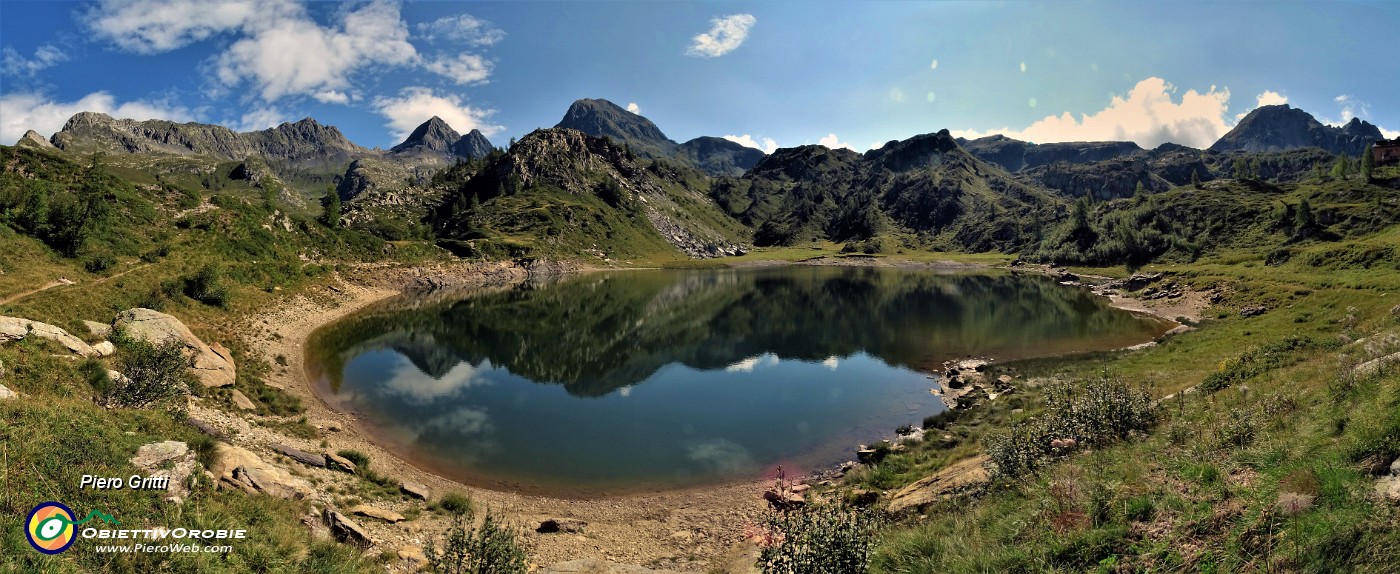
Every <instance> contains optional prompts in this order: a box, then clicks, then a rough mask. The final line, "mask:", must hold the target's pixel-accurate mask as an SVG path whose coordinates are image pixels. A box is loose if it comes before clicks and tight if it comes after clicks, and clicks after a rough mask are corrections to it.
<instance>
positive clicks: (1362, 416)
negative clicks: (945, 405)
mask: <svg viewBox="0 0 1400 574" xmlns="http://www.w3.org/2000/svg"><path fill="white" fill-rule="evenodd" d="M1387 173H1389V174H1390V176H1391V177H1393V176H1394V175H1395V174H1394V172H1387ZM1244 189H1248V190H1258V191H1257V192H1256V193H1248V192H1244V193H1241V191H1244ZM1213 191H1214V192H1231V193H1230V195H1229V197H1230V198H1232V200H1231V201H1230V202H1226V201H1224V199H1223V198H1222V200H1221V201H1220V202H1219V204H1218V208H1217V209H1216V210H1213V211H1212V213H1213V214H1214V215H1215V216H1216V217H1218V218H1219V219H1212V220H1213V221H1219V222H1221V223H1223V224H1225V225H1229V226H1231V228H1233V229H1234V230H1235V233H1221V232H1219V231H1211V230H1210V229H1209V228H1207V229H1205V230H1203V232H1201V233H1198V234H1197V235H1195V236H1194V239H1193V240H1194V241H1197V242H1199V243H1197V245H1198V246H1199V247H1200V248H1201V249H1202V252H1201V253H1199V254H1197V255H1196V256H1197V257H1199V258H1198V259H1196V260H1194V261H1191V262H1188V261H1189V260H1190V259H1191V258H1192V256H1191V254H1188V253H1180V254H1179V256H1174V255H1170V254H1169V255H1167V256H1166V257H1161V258H1160V259H1164V260H1168V261H1170V260H1171V259H1179V260H1180V261H1181V262H1179V263H1160V264H1155V265H1149V266H1147V267H1145V268H1144V269H1143V270H1144V271H1153V272H1158V271H1160V272H1164V273H1167V274H1168V275H1169V276H1170V277H1173V278H1176V279H1177V280H1178V281H1181V282H1184V283H1186V284H1189V285H1190V286H1191V287H1192V288H1194V289H1197V290H1202V291H1215V292H1218V293H1220V294H1221V295H1222V298H1220V299H1219V302H1218V303H1216V304H1214V305H1213V306H1212V307H1210V308H1209V309H1207V310H1206V315H1205V316H1206V318H1205V319H1204V320H1203V321H1201V322H1200V324H1198V325H1197V327H1198V329H1197V330H1194V331H1191V332H1188V333H1185V334H1181V335H1177V336H1174V337H1171V338H1169V339H1167V340H1165V341H1163V342H1162V344H1160V345H1158V346H1155V347H1152V348H1150V349H1146V350H1142V351H1132V352H1115V353H1097V354H1093V355H1089V356H1076V357H1062V358H1057V359H1047V360H1037V361H1023V362H1018V363H1006V364H1001V365H998V366H997V367H995V368H993V370H992V372H991V375H992V376H993V377H995V376H997V375H999V374H1002V373H1007V374H1013V375H1015V376H1016V377H1017V378H1018V379H1020V380H1024V381H1032V383H1030V384H1027V385H1023V386H1022V388H1019V389H1018V390H1017V391H1016V392H1015V393H1013V394H1011V395H1009V396H1006V397H1003V398H1001V399H1000V400H998V401H994V402H992V403H991V404H989V405H987V406H985V407H979V409H980V410H978V411H974V412H972V413H965V414H963V415H962V416H960V417H959V418H957V419H955V420H953V421H952V422H949V421H948V420H947V419H946V418H945V419H943V420H940V421H930V423H931V424H933V425H934V427H935V428H933V429H931V430H932V432H931V433H930V435H929V436H930V437H932V438H931V439H930V440H929V441H928V442H925V443H922V444H920V445H917V446H914V447H913V448H911V449H910V450H909V451H907V452H905V453H896V454H892V455H890V456H889V457H887V458H885V459H884V460H883V461H882V462H881V463H879V464H876V465H874V466H872V467H870V468H868V469H865V470H862V471H860V472H857V473H855V474H853V475H852V476H851V477H850V479H849V482H850V483H851V486H858V487H865V488H874V489H879V490H885V491H890V492H892V491H893V490H896V489H898V488H900V487H902V486H904V485H906V484H909V483H911V482H913V481H914V480H917V479H918V478H922V477H923V476H926V475H928V474H931V473H933V472H936V471H937V470H938V469H941V468H945V467H947V466H948V465H950V464H951V463H952V462H954V461H956V460H958V459H961V458H964V457H966V456H969V455H971V454H973V453H978V452H982V451H983V450H984V448H985V447H987V446H988V445H991V444H993V443H996V442H997V441H1005V440H1007V439H1008V436H1011V438H1013V439H1014V436H1012V435H1014V434H1015V433H1014V432H1011V431H1009V430H1008V429H1012V428H1019V427H1017V425H1021V427H1024V426H1025V425H1026V424H1028V423H1029V422H1031V421H1036V420H1037V419H1038V418H1039V420H1043V417H1046V416H1049V415H1047V414H1045V409H1046V405H1045V404H1044V399H1045V396H1044V393H1043V387H1042V385H1043V381H1046V380H1058V381H1070V382H1074V383H1075V384H1076V385H1077V386H1076V388H1077V389H1079V390H1078V391H1077V392H1079V393H1080V394H1081V395H1082V396H1092V395H1093V394H1094V393H1095V392H1097V389H1099V388H1101V387H1100V386H1098V385H1095V384H1094V383H1093V381H1095V380H1098V379H1102V378H1104V377H1108V378H1111V379H1114V380H1119V381H1123V382H1126V383H1127V384H1129V385H1130V386H1132V387H1134V388H1139V389H1142V390H1144V391H1146V392H1147V393H1148V394H1149V395H1150V396H1152V397H1157V398H1160V397H1166V396H1171V397H1172V398H1171V399H1168V400H1163V401H1161V402H1160V403H1159V404H1158V406H1157V408H1156V409H1155V411H1154V415H1155V422H1154V423H1153V424H1152V425H1150V427H1148V430H1146V432H1136V433H1132V435H1131V438H1129V439H1128V440H1125V441H1122V442H1117V443H1114V444H1109V445H1102V446H1098V447H1097V448H1082V449H1079V450H1075V451H1072V452H1061V453H1057V456H1052V457H1050V458H1049V459H1048V460H1043V461H1041V462H1042V464H1043V466H1040V467H1039V468H1037V469H1036V470H1035V471H1034V472H1030V473H1026V474H1023V475H1021V476H1015V477H1007V476H1002V477H999V478H997V479H996V480H994V481H993V482H992V483H991V484H990V485H988V486H987V487H985V488H981V489H977V490H975V491H973V492H970V493H965V494H962V495H959V496H956V497H952V498H950V499H947V500H946V501H944V502H941V503H938V504H936V505H934V506H932V507H929V508H925V509H923V510H921V511H920V512H918V513H916V514H914V515H909V516H904V517H901V518H900V519H899V520H897V521H896V522H895V523H894V525H893V526H891V527H890V528H889V529H888V530H886V531H885V533H884V535H883V536H882V538H881V544H880V547H879V548H878V549H877V551H876V556H875V559H874V561H873V570H874V571H876V572H934V571H936V572H988V571H997V572H1003V571H1005V572H1010V571H1032V572H1037V571H1062V572H1079V571H1086V570H1097V571H1103V572H1119V571H1121V572H1139V571H1201V572H1253V571H1260V572H1264V571H1269V572H1273V571H1302V572H1347V571H1355V572H1386V571H1394V570H1393V569H1394V568H1395V567H1396V566H1395V565H1396V564H1400V529H1397V526H1400V508H1397V506H1396V505H1395V504H1394V503H1390V502H1386V501H1383V500H1380V499H1379V498H1378V497H1377V496H1376V495H1375V493H1374V485H1375V482H1376V479H1377V478H1378V476H1379V475H1381V474H1384V473H1385V472H1388V467H1389V465H1390V462H1391V461H1392V460H1394V459H1396V458H1397V457H1400V416H1398V415H1400V368H1397V367H1395V366H1391V367H1390V368H1388V369H1382V370H1380V371H1378V372H1375V373H1372V374H1367V375H1356V374H1353V371H1352V369H1353V368H1354V367H1355V365H1357V364H1359V363H1361V362H1364V361H1366V360H1370V359H1374V358H1376V357H1379V356H1383V355H1387V354H1390V353H1394V352H1397V351H1400V253H1397V251H1400V226H1397V225H1396V224H1395V222H1396V221H1397V220H1400V217H1397V216H1396V215H1395V213H1396V208H1397V202H1396V196H1397V194H1396V191H1395V190H1394V188H1392V187H1383V186H1378V185H1369V184H1363V183H1361V182H1359V181H1329V182H1314V183H1310V184H1302V185H1297V186H1273V185H1268V184H1257V183H1255V182H1242V183H1238V184H1236V183H1226V184H1222V185H1221V186H1218V187H1214V188H1211V187H1207V189H1205V190H1196V189H1191V188H1178V189H1175V190H1173V191H1171V192H1167V193H1164V194H1160V195H1155V196H1151V197H1149V198H1147V199H1146V201H1147V202H1151V203H1155V204H1156V207H1157V210H1171V209H1174V208H1175V207H1174V206H1181V205H1183V203H1184V202H1183V197H1186V196H1190V195H1201V194H1206V195H1208V194H1210V193H1211V192H1213ZM1302 199H1308V200H1309V201H1310V202H1311V203H1312V205H1314V206H1316V207H1315V208H1314V209H1318V210H1320V211H1322V212H1324V213H1327V214H1328V215H1326V216H1325V221H1326V222H1327V224H1323V223H1321V222H1318V223H1315V224H1314V226H1312V227H1311V228H1310V229H1306V230H1303V231H1301V232H1300V231H1299V230H1298V229H1297V228H1296V226H1292V227H1294V228H1293V229H1288V227H1290V225H1288V224H1286V223H1284V224H1280V223H1279V222H1280V221H1281V220H1286V219H1288V218H1287V217H1284V216H1283V213H1284V212H1285V210H1284V208H1283V207H1282V206H1284V205H1289V204H1291V205H1294V206H1296V205H1297V203H1298V202H1299V201H1300V200H1302ZM1120 201H1122V202H1124V203H1127V205H1124V206H1123V207H1121V208H1119V209H1114V208H1113V206H1112V205H1101V206H1096V208H1095V214H1094V222H1095V225H1098V224H1099V223H1100V222H1103V221H1106V220H1107V221H1111V220H1112V219H1113V218H1115V217H1118V216H1121V215H1122V214H1123V213H1124V212H1128V213H1131V212H1132V211H1134V210H1137V209H1139V207H1138V206H1133V205H1132V203H1133V202H1134V200H1131V199H1129V200H1120ZM1137 201H1142V200H1137ZM1186 205H1187V206H1189V205H1190V204H1186ZM1201 209H1206V208H1204V207H1203V208H1201ZM1251 211H1252V212H1253V213H1254V215H1253V216H1245V217H1243V218H1242V219H1239V220H1234V219H1232V216H1233V215H1235V214H1240V213H1244V214H1248V213H1250V212H1251ZM1288 215H1292V214H1291V213H1289V214H1288ZM1181 219H1185V220H1186V222H1189V221H1190V220H1191V219H1192V217H1191V216H1190V215H1189V212H1188V214H1187V215H1185V216H1184V217H1182V218H1180V219H1178V221H1181ZM1187 225H1189V223H1187ZM1090 248H1091V249H1092V246H1091V247H1090ZM1279 251H1286V253H1287V256H1286V257H1280V256H1279V255H1278V252H1279ZM1266 260H1267V261H1269V263H1272V265H1270V264H1266ZM1134 267H1136V266H1134ZM1075 271H1077V272H1081V273H1095V274H1110V275H1115V276H1122V275H1124V270H1123V268H1121V267H1120V268H1076V269H1075ZM1250 306H1263V307H1266V308H1267V309H1268V311H1267V312H1265V313H1264V314H1262V315H1259V316H1254V317H1248V318H1246V317H1242V316H1241V315H1240V313H1239V311H1240V309H1242V308H1245V307H1250ZM1358 340H1363V341H1362V342H1356V341H1358ZM1191 387H1196V390H1195V391H1194V392H1190V393H1185V394H1183V391H1185V390H1186V389H1188V388H1191ZM945 435H946V438H943V439H942V440H940V437H943V436H945ZM1080 442H1081V444H1082V443H1083V442H1084V441H1083V440H1082V439H1081V441H1080ZM1026 446H1032V447H1033V446H1035V445H1026ZM994 454H995V453H994Z"/></svg>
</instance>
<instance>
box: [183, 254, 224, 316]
mask: <svg viewBox="0 0 1400 574" xmlns="http://www.w3.org/2000/svg"><path fill="white" fill-rule="evenodd" d="M185 295H188V296H189V297H190V298H191V299H194V300H196V301H199V302H200V303H204V304H205V305H213V306H215V307H227V306H228V302H229V289H228V285H226V284H225V283H224V275H223V271H222V270H220V269H219V267H218V266H217V265H212V264H211V265H205V266H204V267H202V268H200V270H199V272H198V273H195V274H194V275H193V276H191V277H190V278H188V279H186V280H185Z"/></svg>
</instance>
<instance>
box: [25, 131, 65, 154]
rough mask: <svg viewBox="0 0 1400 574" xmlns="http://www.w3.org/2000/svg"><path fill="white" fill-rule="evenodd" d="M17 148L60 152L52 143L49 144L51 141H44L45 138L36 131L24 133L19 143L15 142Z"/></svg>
mask: <svg viewBox="0 0 1400 574" xmlns="http://www.w3.org/2000/svg"><path fill="white" fill-rule="evenodd" d="M15 147H27V148H33V149H42V150H53V151H58V148H56V147H54V145H53V144H52V143H49V140H47V139H44V136H41V135H39V132H36V131H34V130H29V131H27V132H24V135H22V136H20V138H19V141H17V142H15Z"/></svg>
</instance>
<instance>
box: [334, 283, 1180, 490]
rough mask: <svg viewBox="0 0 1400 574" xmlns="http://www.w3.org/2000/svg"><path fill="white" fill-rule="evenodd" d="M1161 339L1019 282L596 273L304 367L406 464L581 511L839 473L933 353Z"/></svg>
mask: <svg viewBox="0 0 1400 574" xmlns="http://www.w3.org/2000/svg"><path fill="white" fill-rule="evenodd" d="M1174 325H1175V324H1174V323H1171V322H1169V321H1165V320H1161V319H1156V318H1153V317H1146V316H1142V315H1138V314H1134V313H1129V312H1127V311H1122V310H1119V309H1114V308H1111V307H1109V306H1108V304H1107V301H1105V300H1104V299H1102V298H1100V297H1097V296H1095V295H1093V294H1092V293H1090V292H1089V291H1088V290H1087V289H1084V288H1078V287H1071V286H1064V285H1059V284H1057V283H1055V282H1054V281H1053V280H1051V279H1050V278H1048V277H1044V276H1040V275H1033V274H1017V273H1007V272H998V271H990V270H978V271H975V272H965V271H964V272H948V271H939V270H932V269H927V268H918V269H903V268H877V267H830V266H826V267H823V266H786V267H764V268H751V269H719V270H685V271H678V270H656V271H653V270H636V271H604V272H593V273H586V274H582V275H574V276H567V277H564V278H562V279H558V280H554V281H548V282H531V283H525V284H519V285H515V286H511V287H500V288H494V289H479V290H476V291H474V292H457V293H436V294H430V295H419V296H412V297H410V296H403V297H398V298H394V299H391V300H388V301H385V302H382V303H380V304H376V305H374V306H372V307H370V308H367V309H365V310H363V311H360V312H358V313H356V314H353V315H351V316H349V317H347V318H345V319H342V320H340V321H337V322H335V323H332V324H330V325H328V326H326V327H324V328H322V329H320V330H318V331H317V332H316V333H314V334H313V335H312V337H311V339H310V340H309V342H308V344H307V357H308V359H307V365H306V368H307V371H308V373H309V374H310V376H311V377H312V380H313V381H315V385H316V390H317V393H318V394H319V395H320V397H321V398H322V399H323V400H324V401H326V402H327V404H329V405H330V406H332V407H333V408H337V409H340V410H343V411H349V412H352V413H354V414H355V415H356V416H357V418H358V419H359V421H360V426H361V428H362V429H363V430H365V431H367V432H368V433H369V434H370V435H371V436H372V437H374V439H375V441H376V442H377V443H378V444H380V445H381V446H383V447H384V448H386V449H388V450H390V451H392V452H395V453H396V454H398V455H399V456H400V457H402V458H404V459H405V460H409V461H412V462H413V463H414V464H415V465H417V466H420V467H422V468H424V469H426V470H430V471H432V472H435V473H437V474H439V475H442V476H445V477H447V478H451V479H453V480H457V481H461V482H463V483H466V484H472V485H476V486H482V487H486V488H494V489H498V490H515V491H523V492H538V493H548V494H551V495H554V496H565V497H596V496H605V495H612V494H621V493H627V492H636V491H643V490H661V489H674V488H686V487H697V486H705V485H711V484H721V483H728V482H737V481H744V480H754V479H758V478H760V477H762V476H763V475H764V473H765V472H771V470H772V469H773V468H774V467H775V466H777V465H783V466H784V467H785V468H787V469H789V474H791V473H792V472H802V471H807V470H812V469H816V468H821V467H825V466H830V465H834V464H837V463H840V462H841V461H845V460H851V459H853V458H854V455H855V452H854V449H855V447H856V445H857V444H860V443H869V442H873V441H875V440H878V439H880V438H886V437H891V436H893V432H894V429H895V428H896V427H898V426H900V425H905V424H908V425H914V426H918V425H919V424H920V423H921V421H922V420H923V419H924V417H926V416H929V415H933V414H936V413H938V412H940V411H941V410H943V409H944V405H943V402H942V400H941V399H940V398H938V397H936V396H934V395H933V394H931V393H930V389H933V388H935V387H938V382H939V381H938V376H937V373H938V372H939V370H940V367H941V365H942V364H943V362H944V361H948V360H952V359H961V358H965V357H989V358H992V359H994V360H996V361H998V362H1002V361H1007V360H1014V359H1022V358H1031V357H1044V356H1051V355H1061V354H1069V353H1079V352H1086V351H1098V350H1108V349H1117V348H1122V347H1127V346H1130V345H1134V344H1138V343H1143V342H1146V341H1150V340H1153V339H1154V338H1156V337H1157V336H1159V335H1161V334H1162V333H1163V332H1165V331H1166V330H1168V329H1169V328H1171V327H1172V326H1174Z"/></svg>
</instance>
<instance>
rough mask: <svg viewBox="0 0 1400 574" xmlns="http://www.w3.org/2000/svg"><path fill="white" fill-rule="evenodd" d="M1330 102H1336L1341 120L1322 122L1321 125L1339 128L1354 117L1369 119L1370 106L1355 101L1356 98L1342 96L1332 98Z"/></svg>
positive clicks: (1346, 95) (1347, 95)
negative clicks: (1339, 109)
mask: <svg viewBox="0 0 1400 574" xmlns="http://www.w3.org/2000/svg"><path fill="white" fill-rule="evenodd" d="M1332 101H1334V102H1337V106H1338V107H1340V108H1341V119H1338V120H1335V121H1332V120H1322V122H1323V123H1327V124H1332V125H1336V126H1340V125H1342V124H1345V123H1347V122H1349V121H1351V119H1352V118H1355V117H1363V118H1368V117H1371V105H1370V104H1368V103H1366V102H1364V101H1361V100H1358V99H1356V96H1353V95H1350V94H1342V95H1340V96H1337V97H1335V98H1332ZM1319 119H1320V118H1319Z"/></svg>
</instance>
